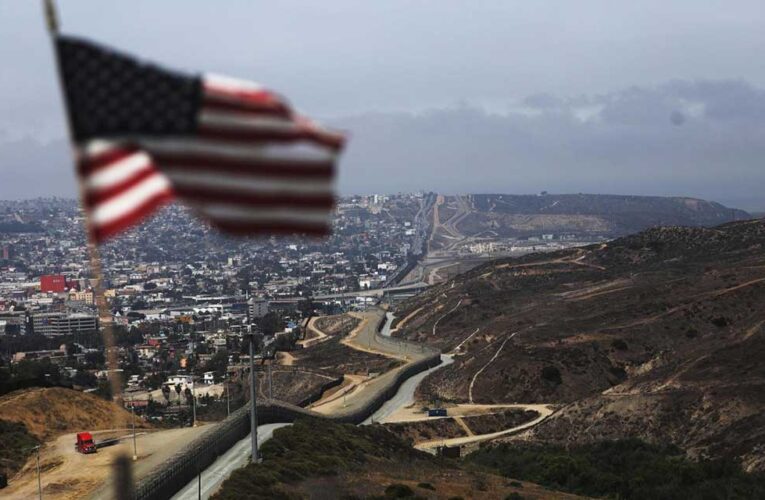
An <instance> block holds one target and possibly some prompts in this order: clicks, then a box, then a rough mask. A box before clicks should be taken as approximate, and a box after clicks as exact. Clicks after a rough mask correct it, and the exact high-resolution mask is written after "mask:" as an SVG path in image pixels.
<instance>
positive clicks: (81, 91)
mask: <svg viewBox="0 0 765 500" xmlns="http://www.w3.org/2000/svg"><path fill="white" fill-rule="evenodd" d="M57 44H58V51H59V61H60V63H61V74H62V76H63V80H64V88H65V92H66V97H67V102H68V104H69V113H70V116H71V122H72V128H73V134H74V137H75V140H76V141H78V142H81V141H84V140H87V139H94V138H109V137H115V136H119V137H130V136H139V135H143V136H146V135H176V134H189V133H192V132H194V131H195V130H196V124H197V115H198V110H199V105H200V104H199V102H200V95H201V82H200V79H199V78H195V77H189V76H186V75H182V74H179V73H173V72H171V71H167V70H164V69H160V68H158V67H156V66H153V65H151V64H147V63H145V62H142V61H138V60H136V59H133V58H131V57H128V56H125V55H122V54H120V53H117V52H114V51H112V50H109V49H107V48H103V47H99V46H97V45H95V44H92V43H89V42H86V41H82V40H78V39H76V38H72V37H66V36H59V37H58V40H57Z"/></svg>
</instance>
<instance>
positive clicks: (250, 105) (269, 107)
mask: <svg viewBox="0 0 765 500" xmlns="http://www.w3.org/2000/svg"><path fill="white" fill-rule="evenodd" d="M202 106H203V107H204V109H209V110H214V111H236V112H240V113H250V114H253V115H261V116H279V117H282V118H291V117H292V110H290V108H289V107H288V106H286V105H285V104H284V103H280V102H267V101H258V100H248V99H246V98H245V99H242V98H239V97H230V96H225V95H224V96H216V95H213V94H210V93H208V92H205V94H204V95H203V97H202Z"/></svg>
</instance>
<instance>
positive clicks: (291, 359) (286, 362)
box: [276, 351, 295, 366]
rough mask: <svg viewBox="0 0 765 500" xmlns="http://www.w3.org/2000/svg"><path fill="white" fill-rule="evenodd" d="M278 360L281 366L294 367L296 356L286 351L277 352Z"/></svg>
mask: <svg viewBox="0 0 765 500" xmlns="http://www.w3.org/2000/svg"><path fill="white" fill-rule="evenodd" d="M276 358H277V360H278V361H279V364H280V365H283V366H292V365H294V364H295V356H293V355H292V354H290V353H288V352H285V351H279V352H277V353H276Z"/></svg>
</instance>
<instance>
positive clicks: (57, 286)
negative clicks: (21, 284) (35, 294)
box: [40, 274, 66, 293]
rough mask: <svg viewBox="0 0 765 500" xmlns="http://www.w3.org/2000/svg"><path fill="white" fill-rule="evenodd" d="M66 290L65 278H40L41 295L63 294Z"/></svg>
mask: <svg viewBox="0 0 765 500" xmlns="http://www.w3.org/2000/svg"><path fill="white" fill-rule="evenodd" d="M65 290H66V278H65V277H64V276H63V275H61V274H49V275H46V276H40V291H41V292H43V293H63V292H64V291H65Z"/></svg>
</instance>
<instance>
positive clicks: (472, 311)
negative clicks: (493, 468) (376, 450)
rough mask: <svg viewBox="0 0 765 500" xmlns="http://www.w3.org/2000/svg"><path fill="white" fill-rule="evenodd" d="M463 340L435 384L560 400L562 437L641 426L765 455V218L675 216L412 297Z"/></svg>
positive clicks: (456, 397)
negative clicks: (717, 222)
mask: <svg viewBox="0 0 765 500" xmlns="http://www.w3.org/2000/svg"><path fill="white" fill-rule="evenodd" d="M415 311H418V312H417V313H416V314H413V316H412V317H411V318H409V319H408V321H407V322H406V324H405V325H404V326H403V327H402V328H401V329H400V330H399V332H398V334H399V335H404V336H406V337H409V338H411V339H414V340H419V341H424V342H427V343H430V344H433V345H435V346H438V347H440V348H442V349H443V350H444V351H445V352H449V351H453V350H456V352H457V354H458V356H457V358H456V361H455V363H454V364H452V365H450V366H448V367H446V368H444V369H442V370H439V371H437V372H435V373H434V374H433V375H431V376H430V377H428V378H427V379H425V382H424V383H423V384H422V385H421V386H420V389H419V394H418V396H419V397H420V398H421V399H423V400H429V399H431V398H434V397H435V398H441V399H445V400H450V401H456V402H470V401H471V399H472V401H474V402H475V403H512V402H518V403H551V404H562V405H564V406H563V408H562V409H561V410H560V411H559V412H557V413H556V414H555V415H553V417H551V418H550V419H548V420H547V421H546V422H544V423H543V424H541V425H540V426H538V427H537V428H535V430H534V432H533V437H534V438H535V439H537V440H543V441H550V442H554V443H561V444H572V443H587V442H592V441H597V440H600V439H613V438H620V437H639V438H643V439H645V440H648V441H649V442H671V443H674V444H676V445H678V446H679V447H681V448H682V449H684V450H685V451H687V452H688V453H689V454H690V455H692V456H699V457H706V456H709V457H732V458H737V459H741V460H743V463H744V465H745V466H746V467H747V468H748V469H750V470H765V453H763V451H762V450H763V449H765V448H764V447H765V417H763V416H762V415H764V414H765V413H764V412H763V410H765V391H763V385H765V366H764V365H763V364H762V363H761V360H762V359H763V355H765V338H764V337H763V336H764V335H765V329H764V328H763V326H764V325H765V221H762V220H754V221H743V222H734V223H729V224H725V225H721V226H718V227H714V228H711V229H706V228H686V227H663V228H654V229H649V230H647V231H644V232H642V233H639V234H636V235H633V236H627V237H624V238H620V239H617V240H614V241H612V242H609V243H607V244H602V245H593V246H590V247H586V248H580V249H572V250H565V251H559V252H556V253H549V254H544V255H529V256H525V257H522V258H518V259H503V260H499V261H494V262H491V263H489V264H485V265H483V266H480V267H478V268H476V269H474V270H472V271H470V272H468V273H465V274H463V275H460V276H458V277H456V278H455V279H453V280H451V281H449V282H446V283H444V284H443V285H440V286H437V287H433V288H431V289H429V290H428V291H427V292H426V293H424V294H422V295H420V296H417V297H415V298H413V299H411V300H409V301H407V302H405V303H404V304H403V305H401V306H400V307H399V308H398V310H397V311H396V314H397V316H398V317H400V318H404V317H406V316H408V315H410V314H412V313H415Z"/></svg>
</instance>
